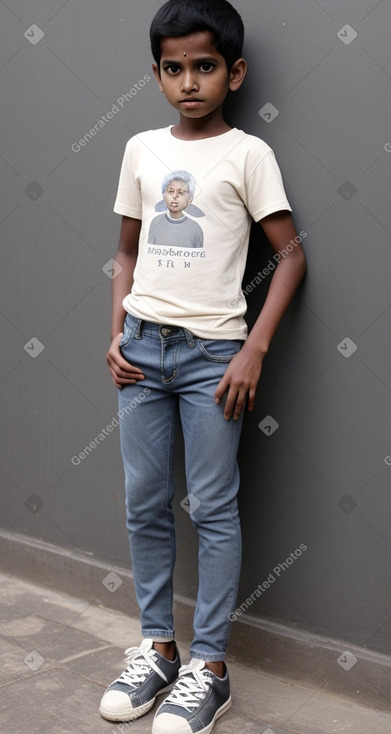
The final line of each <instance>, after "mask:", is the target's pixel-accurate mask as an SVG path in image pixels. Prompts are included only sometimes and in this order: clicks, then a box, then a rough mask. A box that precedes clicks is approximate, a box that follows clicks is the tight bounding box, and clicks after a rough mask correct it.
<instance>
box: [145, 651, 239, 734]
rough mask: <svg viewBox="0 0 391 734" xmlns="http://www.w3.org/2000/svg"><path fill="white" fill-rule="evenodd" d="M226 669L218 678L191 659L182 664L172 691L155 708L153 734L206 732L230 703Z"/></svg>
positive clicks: (206, 733)
mask: <svg viewBox="0 0 391 734" xmlns="http://www.w3.org/2000/svg"><path fill="white" fill-rule="evenodd" d="M231 703H232V701H231V695H230V684H229V675H228V670H226V673H225V676H224V678H218V677H217V675H215V674H214V673H212V671H211V670H208V668H206V667H205V663H204V661H203V660H197V659H196V658H193V659H192V660H191V662H190V664H189V665H183V667H182V668H181V669H180V671H179V676H178V680H177V682H176V684H175V686H174V688H173V689H172V691H171V693H170V694H169V695H168V696H167V698H166V699H165V700H164V701H163V703H162V704H161V705H160V706H159V708H158V710H157V711H156V714H155V718H154V720H153V726H152V734H195V732H197V734H209V733H210V732H211V731H212V729H213V726H214V723H215V721H216V719H218V718H219V716H222V715H223V714H224V713H225V712H226V711H228V709H229V707H230V706H231Z"/></svg>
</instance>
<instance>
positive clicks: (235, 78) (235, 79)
mask: <svg viewBox="0 0 391 734" xmlns="http://www.w3.org/2000/svg"><path fill="white" fill-rule="evenodd" d="M246 72H247V63H246V62H245V60H244V59H238V60H237V61H235V63H234V64H233V65H232V67H231V71H230V72H229V88H230V90H231V92H236V90H237V89H239V88H240V87H241V86H242V84H243V80H244V77H245V76H246Z"/></svg>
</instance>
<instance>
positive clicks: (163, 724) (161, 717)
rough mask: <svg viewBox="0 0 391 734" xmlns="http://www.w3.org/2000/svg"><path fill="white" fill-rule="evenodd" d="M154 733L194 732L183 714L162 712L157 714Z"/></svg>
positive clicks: (182, 733) (190, 733)
mask: <svg viewBox="0 0 391 734" xmlns="http://www.w3.org/2000/svg"><path fill="white" fill-rule="evenodd" d="M152 734H192V728H191V726H190V724H189V723H188V722H187V721H186V719H184V718H183V717H182V716H176V715H175V714H167V713H162V714H157V715H156V716H155V719H154V722H153V727H152Z"/></svg>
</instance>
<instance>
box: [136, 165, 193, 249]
mask: <svg viewBox="0 0 391 734" xmlns="http://www.w3.org/2000/svg"><path fill="white" fill-rule="evenodd" d="M196 187H197V184H196V180H195V178H194V176H193V175H192V174H191V173H189V172H188V171H171V172H170V173H168V174H167V176H165V178H164V179H163V182H162V194H163V200H162V201H159V202H158V203H157V204H156V205H155V211H163V212H164V213H163V214H160V215H159V216H157V217H155V218H154V219H153V220H152V222H151V225H150V228H149V234H148V243H149V244H151V245H159V246H161V247H162V246H163V247H187V248H189V247H203V246H204V233H203V231H202V228H201V227H200V225H199V224H198V222H195V221H194V219H192V218H191V216H193V217H203V216H205V215H204V213H203V212H202V211H201V209H199V208H198V207H197V206H195V205H194V204H192V201H193V199H194V196H195V193H196ZM185 212H186V213H185ZM189 214H190V215H191V216H190V217H189V216H188V215H189Z"/></svg>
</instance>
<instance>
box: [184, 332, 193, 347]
mask: <svg viewBox="0 0 391 734" xmlns="http://www.w3.org/2000/svg"><path fill="white" fill-rule="evenodd" d="M183 331H184V332H185V335H186V341H187V346H188V347H190V349H193V347H194V345H195V341H194V334H192V333H191V331H188V329H183Z"/></svg>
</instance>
